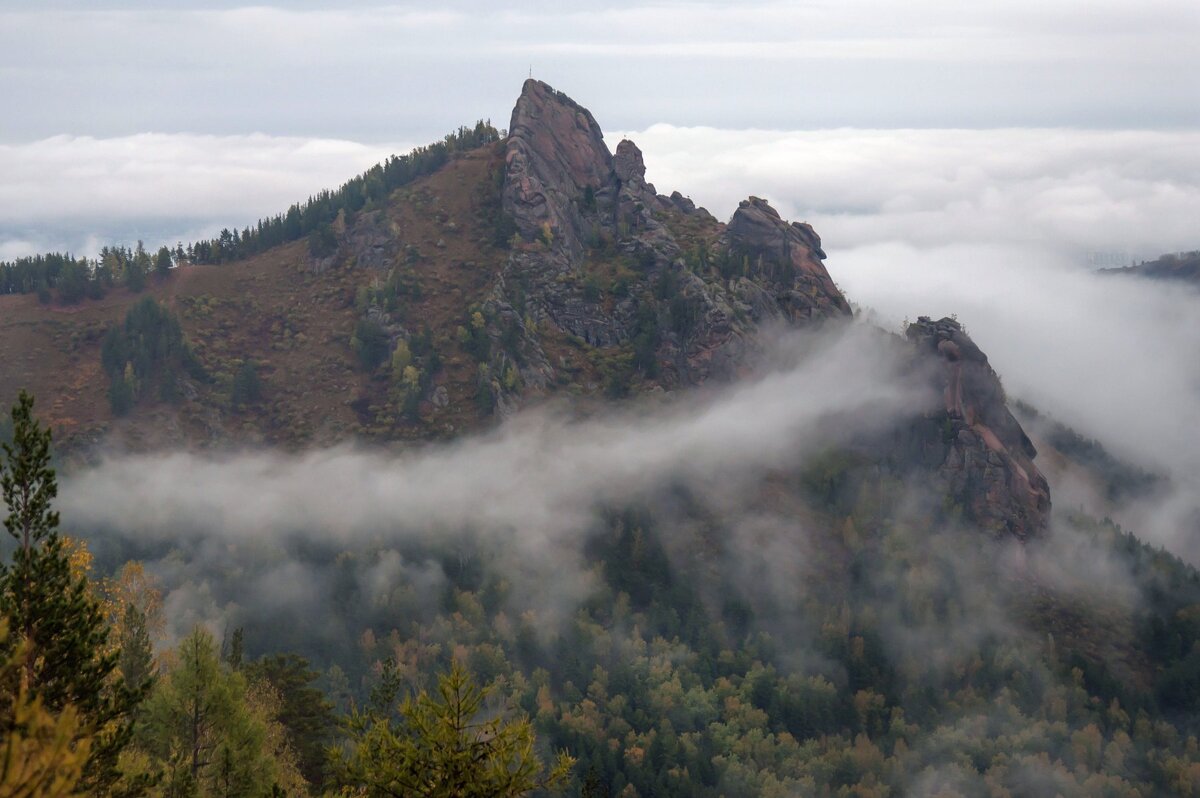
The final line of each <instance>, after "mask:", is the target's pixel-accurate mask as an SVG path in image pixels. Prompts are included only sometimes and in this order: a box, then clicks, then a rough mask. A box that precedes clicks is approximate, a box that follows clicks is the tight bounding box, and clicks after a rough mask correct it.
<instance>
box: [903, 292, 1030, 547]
mask: <svg viewBox="0 0 1200 798" xmlns="http://www.w3.org/2000/svg"><path fill="white" fill-rule="evenodd" d="M905 334H906V337H907V338H908V340H909V341H911V342H912V343H914V344H915V345H916V347H917V350H918V352H919V353H921V354H922V355H924V356H926V357H934V358H936V359H937V362H938V363H939V364H940V366H941V368H940V369H939V370H938V374H939V376H938V378H937V379H938V382H939V383H940V387H941V389H942V390H941V393H942V400H943V401H942V406H941V407H939V408H937V410H936V411H934V415H935V416H938V415H940V416H941V418H942V424H941V429H940V439H941V440H940V446H939V445H938V443H937V442H936V441H926V448H927V451H928V450H929V449H931V448H932V449H934V450H937V452H940V457H939V456H935V457H934V458H933V460H934V462H933V463H931V464H932V465H934V466H935V474H936V477H937V481H938V482H939V483H940V487H941V488H942V491H943V492H944V494H945V495H949V496H958V497H962V498H963V502H964V505H963V508H962V509H963V511H964V513H965V514H966V515H967V516H968V517H969V518H970V519H971V520H973V521H975V522H977V523H979V524H980V525H982V526H983V527H984V528H986V529H990V530H991V531H993V532H994V533H996V534H997V535H1002V534H1005V533H1007V534H1011V535H1014V536H1015V537H1017V538H1018V539H1019V540H1026V539H1028V538H1031V537H1035V536H1037V535H1040V534H1041V533H1043V532H1044V531H1045V529H1046V525H1047V523H1048V520H1049V516H1050V487H1049V485H1048V483H1047V482H1046V478H1045V477H1044V476H1042V473H1041V472H1040V471H1039V470H1038V468H1037V466H1036V465H1034V463H1033V458H1034V457H1036V456H1037V450H1036V449H1035V448H1034V446H1033V443H1032V442H1031V441H1030V440H1029V437H1028V436H1027V435H1026V434H1025V431H1024V430H1023V429H1022V428H1021V425H1020V423H1018V422H1017V420H1016V419H1015V418H1014V417H1013V415H1012V413H1011V412H1009V410H1008V405H1007V403H1006V399H1005V396H1004V389H1003V387H1002V386H1001V385H1000V379H999V377H997V376H996V372H995V371H993V370H992V367H991V366H990V365H989V364H988V359H987V355H985V354H984V353H983V352H982V351H981V350H980V349H979V347H978V346H976V345H975V342H974V341H972V340H971V338H970V337H969V336H968V335H967V333H966V332H965V331H964V330H963V329H962V326H961V325H960V324H959V323H958V322H957V321H955V320H954V319H941V320H939V321H932V320H930V318H929V317H927V316H922V317H920V318H919V319H918V320H917V321H916V323H914V324H910V325H909V326H908V329H907V330H906V332H905Z"/></svg>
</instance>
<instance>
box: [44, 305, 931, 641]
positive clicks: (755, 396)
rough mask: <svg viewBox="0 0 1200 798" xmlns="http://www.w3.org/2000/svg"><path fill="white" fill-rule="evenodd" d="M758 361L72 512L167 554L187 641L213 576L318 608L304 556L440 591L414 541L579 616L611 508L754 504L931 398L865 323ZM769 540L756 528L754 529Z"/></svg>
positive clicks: (147, 484)
mask: <svg viewBox="0 0 1200 798" xmlns="http://www.w3.org/2000/svg"><path fill="white" fill-rule="evenodd" d="M763 358H764V373H763V374H762V375H761V376H760V377H759V378H757V379H754V380H753V381H751V382H749V383H745V384H736V385H732V386H726V387H724V388H722V389H717V390H715V391H714V392H712V393H710V394H709V395H707V396H703V397H687V398H682V399H680V400H678V401H667V400H663V401H662V402H661V403H660V405H659V406H657V407H642V408H640V409H633V410H627V411H606V412H604V413H603V414H601V415H598V416H595V417H591V418H588V419H578V420H571V419H570V418H568V417H567V416H566V415H564V414H563V413H562V412H559V411H556V410H555V409H553V408H549V409H540V410H533V411H531V412H528V413H525V414H520V415H518V416H517V417H516V418H514V419H512V420H510V421H509V422H507V423H505V424H503V425H502V426H500V427H499V428H498V429H496V430H495V431H493V432H490V433H486V434H481V435H478V436H475V437H470V438H467V439H465V440H462V441H460V442H456V443H452V444H441V445H431V446H429V447H426V448H423V449H418V450H414V451H409V452H406V453H403V454H394V453H384V452H380V451H364V450H358V449H353V448H349V447H340V448H335V449H331V450H322V451H315V452H310V453H307V454H302V455H288V454H284V453H274V452H262V451H259V452H243V453H231V454H228V455H226V456H223V457H203V456H198V455H192V454H187V453H171V454H161V455H145V456H122V457H116V458H113V459H110V460H107V461H104V462H102V463H100V464H99V465H98V466H96V467H94V468H90V469H88V470H85V471H83V472H81V473H77V474H75V475H73V476H71V477H69V478H67V479H66V481H65V483H64V485H63V488H62V491H61V506H62V512H63V518H64V522H65V523H66V524H67V525H68V526H69V527H71V528H74V529H79V530H89V531H100V532H101V534H98V535H96V537H95V542H94V545H95V546H97V547H98V549H99V551H100V553H101V555H102V556H103V555H104V554H106V553H108V552H111V551H112V550H114V549H116V550H118V551H119V552H120V556H126V555H128V554H130V553H146V554H147V555H149V556H150V557H152V558H156V561H155V562H153V563H152V566H151V569H152V570H153V571H155V572H156V573H158V575H159V576H160V577H161V578H162V579H163V581H164V584H165V587H166V588H167V589H168V591H169V594H168V597H167V609H168V617H169V618H170V620H171V621H172V622H173V623H174V624H176V625H177V627H178V628H177V630H176V631H180V630H182V629H186V628H187V626H188V625H190V624H191V623H195V622H197V621H209V622H216V621H218V620H219V619H221V618H222V617H224V616H225V615H227V614H228V613H229V611H230V609H231V608H230V607H227V606H226V607H223V606H221V603H222V601H229V600H231V599H230V598H229V596H228V595H227V596H225V598H224V599H222V598H221V597H220V596H216V595H214V594H213V592H212V585H210V584H208V581H207V580H208V575H211V574H218V573H219V574H222V579H227V578H228V576H229V574H230V573H234V574H236V575H237V579H239V580H242V581H243V582H244V584H242V585H240V586H239V588H238V590H237V591H235V592H236V593H237V594H238V600H239V601H240V602H241V603H242V604H244V605H250V606H254V607H256V608H264V607H266V608H269V607H272V606H275V607H280V608H281V609H290V610H294V609H295V608H296V605H297V604H304V603H309V602H319V601H320V600H321V599H322V596H323V594H324V592H325V591H324V590H323V582H325V581H327V579H328V574H327V573H325V570H324V569H323V568H316V569H313V568H310V567H309V566H306V565H304V564H302V563H301V562H300V561H299V560H293V558H292V555H294V554H296V553H298V552H302V551H306V550H307V551H311V550H313V549H314V548H316V549H321V550H324V551H327V552H328V553H329V555H330V557H331V556H332V555H334V554H336V553H337V552H338V551H340V550H343V549H351V550H354V549H359V550H362V549H370V550H371V552H372V554H371V557H372V565H371V566H370V568H369V569H368V570H367V571H365V572H360V574H359V578H360V580H363V581H366V582H372V583H378V586H379V589H380V590H384V591H386V590H387V589H390V583H391V582H394V581H395V578H396V577H397V576H398V575H399V574H400V573H401V571H404V572H405V574H406V579H409V580H411V579H413V578H416V579H417V581H419V582H429V581H430V580H432V581H433V582H434V583H436V582H438V581H439V574H438V573H437V567H436V565H434V564H432V563H430V562H428V561H425V560H423V559H421V556H418V557H417V559H416V561H409V560H408V559H406V556H405V554H404V553H403V552H404V551H405V550H406V549H409V550H411V549H412V547H413V546H414V545H417V546H421V545H428V544H446V543H447V542H449V543H450V545H454V546H462V547H465V548H464V551H465V550H470V551H475V550H476V549H477V548H478V549H485V550H487V551H488V552H489V553H490V554H491V555H496V556H499V557H500V565H501V566H502V567H503V569H504V572H505V573H507V574H510V575H511V578H512V581H513V582H514V583H515V585H514V589H515V592H516V593H517V594H518V595H520V594H525V595H524V596H523V599H524V600H525V603H526V604H527V605H528V604H531V605H535V606H537V607H540V608H541V609H542V610H544V611H545V612H548V613H550V614H556V613H559V612H562V611H567V612H569V611H570V610H571V608H572V607H573V606H574V602H577V601H578V600H580V599H581V598H582V597H583V595H584V594H585V592H586V591H587V589H588V586H589V585H588V577H587V573H586V572H587V569H588V565H587V564H586V563H585V562H583V559H584V545H585V542H586V535H587V532H588V530H589V528H590V527H591V526H592V525H593V524H594V523H595V512H596V510H597V509H598V508H601V507H606V506H623V505H628V504H630V503H636V502H639V501H645V500H648V499H650V498H652V497H653V496H655V495H656V494H659V493H661V492H663V491H664V490H669V489H671V488H673V487H675V486H685V487H686V488H687V489H689V490H692V491H695V492H697V493H699V494H700V495H703V496H704V497H705V500H706V501H707V502H709V503H712V504H713V505H714V506H722V505H730V504H733V503H738V504H741V505H745V504H746V494H747V492H748V491H749V490H751V488H752V487H753V485H754V483H755V481H756V480H757V479H760V478H761V477H762V476H763V474H764V473H766V472H768V471H770V470H772V469H781V468H785V467H795V466H797V465H800V464H802V463H803V462H804V461H805V460H806V459H807V458H808V457H810V456H813V455H815V454H818V453H820V452H821V451H823V450H826V449H827V448H829V447H831V446H836V445H838V444H840V443H845V442H846V440H847V439H848V436H851V435H854V436H860V435H862V434H864V433H869V432H870V431H872V430H877V429H883V428H886V426H887V425H889V424H891V423H894V422H895V420H896V419H897V418H899V417H901V416H902V415H905V414H911V413H912V412H914V411H919V410H920V409H921V408H923V407H925V406H927V404H928V402H929V401H930V397H929V396H928V394H927V391H928V390H929V389H928V385H929V383H928V381H927V380H925V379H923V378H922V377H921V376H920V375H917V374H913V373H912V372H911V371H909V370H906V369H905V367H904V361H903V359H901V358H899V357H897V352H896V347H895V343H894V339H889V338H888V337H887V336H884V335H882V334H880V333H879V331H878V330H876V329H873V328H871V327H869V326H867V325H858V324H855V325H850V326H848V327H846V328H845V329H843V330H840V331H837V332H831V333H828V334H824V335H815V334H813V335H807V336H805V335H799V334H796V333H790V334H783V335H781V336H780V337H778V338H775V339H773V340H772V343H771V344H770V345H769V346H768V348H767V350H766V352H764V355H763ZM769 522H770V523H777V522H778V519H775V518H771V519H769ZM794 524H795V522H793V526H794ZM771 531H772V532H773V533H774V532H778V530H777V529H774V528H772V530H771ZM763 532H764V530H763V528H761V527H757V528H756V527H755V526H754V524H753V523H750V522H749V521H748V522H747V523H746V525H745V534H746V535H748V536H751V537H753V536H755V535H762V534H763ZM794 537H797V538H798V537H800V536H799V535H795V536H794ZM480 540H482V541H483V542H482V544H480V543H479V541H480ZM168 551H169V552H170V553H169V554H167V552H168ZM497 553H498V554H497ZM414 574H416V575H415V577H414ZM792 574H794V572H792ZM781 576H783V575H781ZM789 576H790V575H789ZM784 578H788V577H784ZM235 581H236V580H235ZM217 592H228V587H226V589H225V591H217Z"/></svg>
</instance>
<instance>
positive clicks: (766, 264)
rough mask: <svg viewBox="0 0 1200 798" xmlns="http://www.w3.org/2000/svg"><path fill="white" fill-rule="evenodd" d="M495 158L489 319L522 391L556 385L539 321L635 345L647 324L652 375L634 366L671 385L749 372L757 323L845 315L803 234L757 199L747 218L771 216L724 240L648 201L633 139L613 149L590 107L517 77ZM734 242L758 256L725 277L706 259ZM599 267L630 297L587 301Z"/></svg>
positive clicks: (701, 213)
mask: <svg viewBox="0 0 1200 798" xmlns="http://www.w3.org/2000/svg"><path fill="white" fill-rule="evenodd" d="M505 164H506V171H505V179H504V184H503V186H502V189H501V200H502V207H503V210H504V212H505V213H506V214H508V215H509V216H510V217H511V218H512V220H513V222H514V223H515V226H516V229H517V230H518V232H519V233H520V236H521V239H522V241H521V242H519V244H518V246H516V247H514V250H513V253H512V256H511V257H510V258H509V261H508V263H507V265H506V267H505V269H504V272H503V274H502V281H501V286H500V288H499V289H498V291H497V292H496V295H495V297H494V300H495V303H494V306H493V311H494V314H493V315H495V316H498V317H500V318H502V319H503V325H504V326H505V331H506V333H507V338H508V340H509V341H510V342H511V341H512V340H513V337H514V336H513V334H512V329H513V328H514V327H519V328H521V334H520V335H518V336H517V337H518V338H519V339H520V342H521V343H520V344H519V346H518V350H519V352H518V354H519V355H520V358H519V359H520V360H521V361H522V362H523V363H524V365H523V367H522V371H521V376H522V380H523V382H524V383H525V384H526V385H527V386H528V385H532V386H534V387H535V388H536V387H538V386H543V385H546V384H548V383H549V382H550V381H551V380H553V379H554V378H555V373H554V368H553V367H552V366H551V365H550V364H549V362H548V360H547V359H546V358H545V356H544V354H543V353H542V352H541V351H540V344H539V342H538V340H537V336H536V335H534V334H532V333H533V331H531V330H528V329H527V328H528V326H529V322H533V323H534V324H540V323H541V322H542V321H543V320H549V321H550V322H552V323H553V324H554V325H555V326H556V327H558V328H559V329H561V330H564V331H566V332H568V333H569V334H571V335H573V336H575V337H577V338H579V339H581V340H582V341H584V342H585V343H587V344H588V345H590V346H593V347H596V348H600V349H606V348H611V347H619V346H624V345H630V344H631V343H632V342H633V341H634V339H635V338H637V337H638V336H639V335H640V336H642V337H641V339H640V340H641V341H642V346H645V345H646V335H647V334H648V328H653V332H654V336H653V337H655V338H656V339H657V343H656V344H655V350H654V352H653V353H651V354H652V356H653V358H652V359H653V361H654V363H653V367H652V368H649V369H647V368H646V366H647V364H646V363H645V360H646V353H645V352H643V353H642V362H641V368H642V369H643V371H646V372H653V373H654V379H655V380H656V381H657V382H658V383H659V384H660V385H662V386H664V387H667V388H670V387H673V386H675V385H684V384H697V383H701V382H704V381H705V380H708V379H710V378H718V379H725V378H730V377H732V376H734V375H735V374H737V373H738V372H739V371H741V370H743V369H744V368H746V367H747V365H748V363H747V360H748V358H749V357H750V356H751V355H752V354H753V352H754V350H755V349H756V347H757V345H758V344H757V340H756V334H755V331H756V329H757V326H758V325H759V324H760V323H764V322H770V321H772V320H783V321H788V322H791V323H795V324H808V323H818V322H821V321H824V320H827V319H833V318H845V317H848V316H849V315H850V311H849V305H848V303H847V302H846V301H845V298H844V297H842V295H841V292H840V291H838V289H837V287H836V286H835V285H834V284H833V281H832V279H830V278H829V275H828V273H827V272H826V271H825V267H824V265H823V264H822V263H821V258H823V257H824V252H823V251H821V249H820V239H819V238H817V237H816V235H815V233H812V231H811V228H808V227H806V226H803V225H799V226H797V225H791V226H789V225H788V224H787V223H785V222H783V221H782V220H781V219H779V215H778V213H776V212H775V211H774V210H773V209H771V208H770V206H769V205H767V204H766V202H765V201H763V200H754V201H753V207H754V214H758V215H763V216H770V217H771V218H772V222H771V223H770V224H766V225H762V224H756V223H755V222H754V219H752V218H750V217H749V216H747V213H746V212H743V211H741V210H739V215H735V221H734V223H733V225H732V230H733V232H732V237H730V238H722V234H723V233H724V231H725V227H724V225H721V224H720V223H719V222H717V220H715V219H713V217H712V216H711V215H710V214H709V213H708V212H707V211H705V210H703V209H701V208H697V207H696V206H695V205H694V204H693V203H692V202H691V201H690V200H687V199H685V198H684V197H682V196H681V195H680V194H679V193H678V192H676V193H675V194H673V195H671V196H670V197H667V196H662V195H659V194H658V193H657V192H656V190H655V188H654V186H653V185H651V184H649V183H647V182H646V166H645V163H644V161H643V158H642V153H641V150H639V149H638V147H637V145H636V144H634V143H633V142H632V141H628V140H625V141H622V142H620V143H619V144H618V145H617V148H616V153H615V154H614V153H610V152H609V149H608V147H607V146H606V144H605V142H604V137H603V133H602V131H601V130H600V127H599V125H597V124H596V121H595V119H594V118H593V117H592V115H591V113H589V112H588V111H587V109H585V108H583V107H582V106H580V105H579V104H578V103H576V102H575V101H574V100H571V99H570V98H569V97H567V96H566V95H564V94H562V93H561V92H558V91H556V90H555V89H553V88H551V87H550V86H548V85H547V84H545V83H542V82H540V81H537V80H528V81H526V82H525V84H524V87H523V88H522V91H521V96H520V97H519V98H518V99H517V103H516V106H515V108H514V109H513V115H512V122H511V125H510V130H509V136H508V139H507V140H506V142H505ZM671 219H674V220H676V222H680V221H681V220H687V221H686V224H685V225H684V226H687V227H690V229H693V230H702V231H704V233H703V236H704V237H705V240H707V241H710V242H714V245H715V246H716V247H717V249H716V250H711V251H706V252H705V253H704V255H703V258H702V260H703V261H704V263H703V264H700V263H689V262H688V256H695V254H696V252H695V249H696V248H695V242H694V241H692V242H689V243H687V244H684V243H681V242H680V241H679V240H677V239H676V237H675V234H673V233H672V232H671V229H669V227H668V224H667V223H668V222H669V221H670V220H671ZM731 246H733V247H740V248H742V249H744V250H746V251H747V252H753V253H755V257H748V258H747V262H746V268H745V269H743V270H735V271H736V274H734V275H728V274H724V275H723V274H722V273H720V271H719V270H718V268H717V267H716V266H715V265H714V262H715V261H716V260H718V259H722V258H724V259H726V263H728V258H732V257H733V255H732V253H730V252H728V251H727V250H728V249H729V248H730V247H731ZM710 249H711V248H710ZM759 255H761V256H762V257H759ZM737 257H738V258H740V257H741V256H740V255H739V256H737ZM739 263H740V260H739ZM598 264H599V265H598ZM735 265H737V264H735ZM597 268H599V269H600V270H602V271H603V269H605V268H607V269H608V270H609V271H608V272H606V274H610V273H612V272H613V271H614V270H615V271H617V272H621V271H622V270H624V273H626V274H627V277H626V278H625V279H626V284H627V285H628V286H629V287H628V290H625V289H623V290H622V293H621V294H619V295H613V296H608V297H604V296H598V292H597V290H596V276H595V274H594V272H595V271H596V270H597ZM630 272H632V273H631V274H630ZM606 279H607V280H611V279H612V278H611V277H606ZM589 281H590V285H591V288H589V287H588V286H589ZM664 286H666V287H669V290H666V289H664V288H663V287H664ZM668 294H669V295H668ZM518 307H519V308H520V309H521V311H520V312H519V313H518V312H517V308H518ZM518 319H519V320H518ZM511 365H512V364H509V363H497V364H495V366H496V368H500V369H505V368H509V367H510V366H511ZM501 373H502V372H501ZM501 393H504V392H503V391H501ZM518 399H519V396H517V395H511V396H508V395H506V396H505V397H504V399H503V401H502V406H504V407H506V408H512V407H515V403H516V401H517V400H518Z"/></svg>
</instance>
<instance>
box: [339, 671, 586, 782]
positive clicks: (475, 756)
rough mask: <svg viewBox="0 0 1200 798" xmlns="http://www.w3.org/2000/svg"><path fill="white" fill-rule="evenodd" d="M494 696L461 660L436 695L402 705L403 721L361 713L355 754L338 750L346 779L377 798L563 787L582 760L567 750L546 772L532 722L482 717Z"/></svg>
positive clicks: (356, 718)
mask: <svg viewBox="0 0 1200 798" xmlns="http://www.w3.org/2000/svg"><path fill="white" fill-rule="evenodd" d="M489 693H490V689H489V688H483V687H479V686H478V685H477V684H476V683H475V681H474V680H473V679H472V678H471V676H470V674H468V673H467V671H466V670H465V669H464V668H463V667H462V666H461V665H460V664H459V663H458V662H457V661H455V662H454V663H453V665H452V666H451V669H450V672H449V673H446V674H444V675H442V676H441V677H439V679H438V689H437V695H436V696H430V695H429V694H428V693H425V692H422V693H421V694H420V695H418V696H417V697H416V698H415V699H409V700H406V701H405V702H404V703H403V704H402V705H401V707H400V716H401V718H402V722H401V723H395V722H393V721H392V720H391V718H389V717H388V716H386V715H385V714H382V713H379V712H372V713H364V714H359V713H356V714H354V715H353V716H352V717H351V719H350V721H349V731H350V738H351V747H350V750H349V753H348V755H347V753H346V752H335V760H334V765H335V766H336V767H337V769H338V771H339V776H340V779H341V781H342V782H343V784H344V785H345V786H346V787H348V788H349V789H351V790H357V791H358V792H354V793H352V794H355V795H367V796H371V798H388V797H389V796H396V795H406V796H414V797H416V796H423V797H424V798H517V796H522V795H528V794H529V793H532V792H533V791H535V790H547V791H548V790H553V789H555V788H557V787H561V786H562V783H563V782H564V781H565V780H566V778H567V776H568V774H569V773H570V771H571V768H572V767H573V766H574V764H575V760H574V759H573V758H572V757H570V756H569V755H567V754H566V753H560V754H559V755H558V757H557V758H556V759H555V762H554V765H553V767H551V769H550V770H549V772H544V766H543V765H542V763H541V761H540V760H539V759H538V757H537V755H536V754H535V753H534V751H533V744H534V733H533V726H532V724H531V723H530V722H529V719H528V718H526V717H518V718H505V717H503V716H500V717H492V718H491V719H488V720H483V719H481V718H480V716H481V714H482V713H483V710H484V702H485V701H486V699H487V697H488V695H489Z"/></svg>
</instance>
